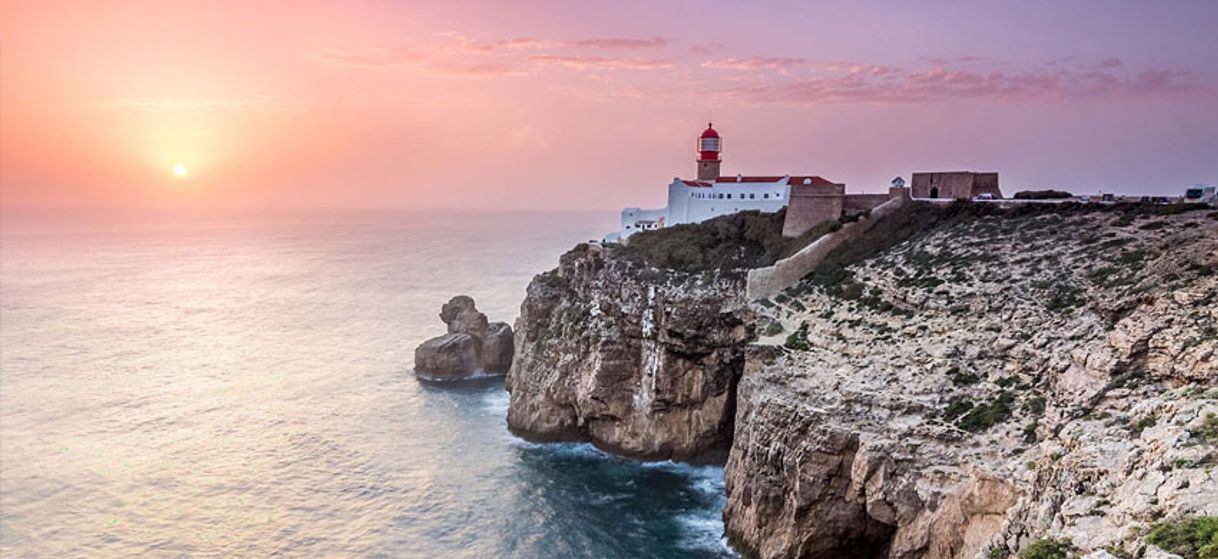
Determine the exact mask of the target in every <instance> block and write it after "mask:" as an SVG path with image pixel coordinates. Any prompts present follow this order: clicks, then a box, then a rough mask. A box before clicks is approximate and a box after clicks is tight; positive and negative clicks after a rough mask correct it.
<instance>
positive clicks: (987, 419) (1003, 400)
mask: <svg viewBox="0 0 1218 559" xmlns="http://www.w3.org/2000/svg"><path fill="white" fill-rule="evenodd" d="M1014 401H1015V395H1014V394H1012V393H1010V392H1008V391H1006V390H1003V391H1002V392H999V393H998V396H997V397H996V398H994V399H993V400H990V401H989V402H986V403H984V404H979V405H977V406H974V407H973V408H972V409H970V410H968V413H965V414H964V415H963V416H961V417H960V419H959V420H958V421H956V425H959V426H960V428H961V429H964V430H966V431H972V432H974V433H978V432H981V431H985V430H986V429H989V428H990V427H993V426H994V425H997V424H999V423H1001V422H1003V421H1006V419H1007V418H1008V417H1011V404H1012V403H1013V402H1014Z"/></svg>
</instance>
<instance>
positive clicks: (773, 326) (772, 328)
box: [764, 322, 782, 336]
mask: <svg viewBox="0 0 1218 559" xmlns="http://www.w3.org/2000/svg"><path fill="white" fill-rule="evenodd" d="M781 333H782V324H781V323H779V322H771V323H769V324H767V325H766V326H765V332H764V334H765V335H766V336H777V335H778V334H781Z"/></svg>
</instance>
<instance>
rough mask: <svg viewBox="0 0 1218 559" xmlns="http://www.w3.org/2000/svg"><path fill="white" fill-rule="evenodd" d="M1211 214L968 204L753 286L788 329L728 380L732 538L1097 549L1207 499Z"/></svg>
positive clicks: (1215, 382) (740, 543)
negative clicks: (804, 274)
mask: <svg viewBox="0 0 1218 559" xmlns="http://www.w3.org/2000/svg"><path fill="white" fill-rule="evenodd" d="M1215 217H1218V214H1207V213H1206V212H1204V211H1201V212H1187V213H1184V214H1180V215H1168V216H1145V217H1138V218H1136V219H1134V218H1132V217H1130V216H1126V217H1121V216H1120V214H1114V213H1113V212H1078V211H1076V212H1059V213H1052V212H1039V213H1038V212H1032V215H1022V216H1020V215H1014V216H993V215H990V216H976V215H974V216H966V217H962V218H960V219H954V220H947V221H945V222H943V223H940V224H939V225H937V226H935V227H934V228H932V229H930V230H928V231H926V232H925V233H923V234H921V235H918V236H916V237H915V238H913V239H911V240H909V241H906V242H902V243H900V244H897V245H895V246H893V247H890V248H887V249H884V250H882V251H880V252H878V253H876V254H873V255H872V256H870V257H869V258H866V259H864V260H861V261H858V262H856V263H854V264H852V265H849V266H846V267H844V268H841V269H832V268H829V269H826V270H824V271H823V273H819V274H814V275H813V276H811V277H810V278H808V279H807V280H805V282H804V283H802V284H800V285H799V286H797V287H795V288H793V289H791V290H788V291H787V292H785V293H784V294H783V295H781V296H779V297H777V298H775V299H774V300H773V301H769V300H766V301H762V302H761V303H760V304H758V305H756V309H757V310H758V311H759V313H760V314H761V315H762V316H760V317H759V322H761V323H768V322H771V321H772V322H775V323H777V324H781V325H782V326H783V327H784V330H783V331H782V332H781V333H774V330H776V329H777V327H771V328H770V329H769V331H770V332H771V335H770V336H769V337H767V338H763V339H761V340H760V341H759V342H758V343H757V344H754V345H753V346H751V348H750V350H749V354H748V359H747V362H748V363H747V367H746V371H745V373H744V375H743V378H742V379H741V381H740V383H739V388H738V396H737V402H738V403H737V407H738V409H737V415H736V419H735V435H734V438H733V445H732V449H731V453H730V457H729V460H728V463H727V467H726V473H725V475H726V478H727V479H726V482H727V492H728V504H727V506H726V509H725V510H724V519H725V523H726V528H727V532H728V537H729V539H730V540H731V541H732V543H733V544H734V545H736V546H737V547H738V548H740V549H742V550H744V551H745V552H747V554H748V555H750V556H755V557H763V558H767V559H768V558H786V557H818V558H819V557H824V558H833V557H892V558H914V557H926V558H935V559H938V558H973V557H984V558H990V559H992V558H999V557H1008V556H1013V555H1014V554H1015V553H1016V552H1017V551H1018V550H1019V549H1021V548H1023V547H1024V546H1026V545H1027V544H1028V543H1029V542H1031V541H1032V540H1034V539H1037V538H1042V537H1055V538H1064V539H1068V540H1070V541H1071V542H1072V544H1073V545H1074V546H1075V548H1076V549H1077V551H1078V553H1079V554H1080V555H1085V554H1089V553H1090V554H1094V555H1095V556H1097V557H1098V556H1102V555H1103V554H1104V553H1107V552H1105V551H1103V549H1104V548H1107V549H1108V551H1110V552H1112V553H1114V554H1120V553H1129V554H1131V555H1133V554H1136V553H1137V550H1138V549H1139V548H1142V547H1144V546H1146V544H1147V542H1146V539H1145V528H1146V527H1147V526H1148V525H1149V524H1150V523H1152V522H1155V521H1158V520H1163V519H1166V520H1171V519H1174V518H1178V517H1181V516H1185V515H1198V514H1200V515H1218V470H1216V469H1215V466H1218V220H1215ZM801 325H806V326H805V327H804V328H802V329H801V328H800V327H801ZM788 336H790V338H789V341H788ZM783 345H785V346H787V347H781V346H783ZM1151 552H1154V549H1153V548H1151ZM1147 556H1150V555H1149V554H1148V555H1147Z"/></svg>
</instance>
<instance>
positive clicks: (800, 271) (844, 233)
mask: <svg viewBox="0 0 1218 559" xmlns="http://www.w3.org/2000/svg"><path fill="white" fill-rule="evenodd" d="M908 202H909V197H908V196H897V197H893V198H892V199H891V200H889V201H887V202H884V203H883V204H881V205H879V206H877V207H876V208H875V209H873V210H871V214H870V215H869V216H868V217H866V218H863V219H859V220H858V221H855V222H853V223H847V224H845V225H843V226H842V228H841V229H838V230H837V231H835V232H833V233H829V234H828V235H825V236H824V237H821V238H819V239H817V240H815V241H813V242H812V243H811V244H809V245H808V246H806V247H804V248H803V249H801V250H800V251H799V252H797V253H795V254H792V255H791V256H789V257H787V258H784V259H782V260H779V261H778V262H775V263H774V265H773V266H767V267H765V268H757V269H754V270H749V278H748V287H747V288H746V291H745V293H746V295H747V297H748V300H749V301H755V300H757V299H762V298H765V297H773V296H775V295H777V294H778V293H780V292H781V291H782V290H784V289H786V288H788V287H791V286H793V285H795V284H796V283H799V280H801V279H803V277H804V276H806V275H808V274H810V273H812V270H815V269H816V267H817V266H820V263H821V262H822V261H824V259H825V257H826V256H828V255H829V253H830V252H832V251H833V249H835V248H837V247H839V246H841V245H842V244H843V243H847V242H850V241H853V240H856V239H858V238H859V237H861V236H862V235H863V234H864V233H866V232H867V231H869V230H870V229H871V228H872V227H873V226H874V225H875V222H876V221H877V220H880V219H883V218H884V216H887V215H889V214H891V213H893V212H895V211H896V210H898V209H900V208H901V207H902V206H904V205H905V204H906V203H908Z"/></svg>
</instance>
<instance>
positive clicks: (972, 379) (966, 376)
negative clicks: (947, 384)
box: [947, 365, 981, 386]
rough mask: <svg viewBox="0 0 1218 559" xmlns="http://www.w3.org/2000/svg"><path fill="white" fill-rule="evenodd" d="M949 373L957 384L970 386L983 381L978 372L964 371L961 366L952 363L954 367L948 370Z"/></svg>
mask: <svg viewBox="0 0 1218 559" xmlns="http://www.w3.org/2000/svg"><path fill="white" fill-rule="evenodd" d="M947 375H948V377H950V378H951V379H952V384H955V385H956V386H968V385H970V384H977V383H978V382H981V377H979V376H977V373H974V372H971V371H969V372H962V371H961V370H960V367H957V366H955V365H952V368H950V369H948V370H947Z"/></svg>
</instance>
